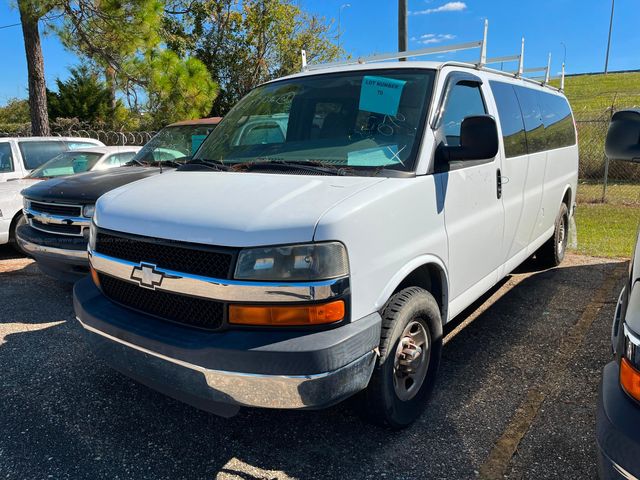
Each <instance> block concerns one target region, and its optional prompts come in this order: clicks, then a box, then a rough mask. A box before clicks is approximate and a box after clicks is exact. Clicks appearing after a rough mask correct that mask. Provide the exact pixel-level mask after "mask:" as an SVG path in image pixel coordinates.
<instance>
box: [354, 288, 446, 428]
mask: <svg viewBox="0 0 640 480" xmlns="http://www.w3.org/2000/svg"><path fill="white" fill-rule="evenodd" d="M441 352H442V320H441V317H440V309H439V307H438V304H437V302H436V301H435V299H434V298H433V296H432V295H431V294H430V293H429V292H427V291H426V290H424V289H422V288H418V287H409V288H405V289H404V290H401V291H400V292H398V293H396V294H395V295H394V296H393V297H391V299H390V300H389V302H388V303H387V305H386V306H385V308H384V310H383V312H382V335H381V339H380V358H379V360H378V364H377V365H376V368H375V370H374V372H373V375H372V377H371V381H370V382H369V386H368V387H367V389H366V390H365V392H364V394H363V397H364V404H365V405H364V407H365V408H364V413H365V415H366V417H367V419H368V420H369V421H371V422H373V423H377V424H380V425H385V426H389V427H392V428H404V427H407V426H408V425H410V424H411V423H412V422H413V421H415V420H416V419H417V418H418V417H419V416H420V414H421V413H422V411H423V410H424V408H425V406H426V404H427V400H428V398H429V395H430V394H431V391H432V390H433V386H434V382H435V377H436V373H437V371H438V366H439V364H440V356H441Z"/></svg>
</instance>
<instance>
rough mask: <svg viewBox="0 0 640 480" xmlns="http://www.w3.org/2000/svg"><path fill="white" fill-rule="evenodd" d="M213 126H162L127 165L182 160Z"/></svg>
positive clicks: (193, 151) (190, 153) (188, 155)
mask: <svg viewBox="0 0 640 480" xmlns="http://www.w3.org/2000/svg"><path fill="white" fill-rule="evenodd" d="M214 128H215V124H198V125H174V126H169V127H164V128H163V129H162V130H160V131H159V132H158V133H157V134H156V135H155V136H154V137H153V138H152V139H151V140H149V141H148V142H147V143H146V144H145V146H144V147H142V149H141V150H140V151H139V152H138V153H137V154H136V156H135V157H133V159H132V160H131V162H129V165H139V164H143V165H151V164H154V163H157V162H165V161H166V162H175V161H177V160H182V161H184V160H185V157H190V156H191V155H193V154H194V153H195V151H196V150H197V149H198V147H199V146H200V145H201V144H202V142H203V141H204V139H205V138H206V137H207V135H209V132H211V130H213V129H214Z"/></svg>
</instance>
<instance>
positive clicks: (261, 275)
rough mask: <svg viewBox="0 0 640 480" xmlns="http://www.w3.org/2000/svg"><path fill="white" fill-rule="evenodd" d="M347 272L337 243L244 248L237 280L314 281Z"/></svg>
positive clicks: (336, 276) (238, 262) (237, 268)
mask: <svg viewBox="0 0 640 480" xmlns="http://www.w3.org/2000/svg"><path fill="white" fill-rule="evenodd" d="M348 274H349V261H348V259H347V251H346V249H345V247H344V245H342V244H341V243H339V242H326V243H308V244H301V245H285V246H274V247H261V248H247V249H244V250H241V251H240V254H239V255H238V261H237V263H236V271H235V275H234V277H235V278H236V279H238V280H262V281H276V282H279V281H287V282H295V281H317V280H328V279H331V278H338V277H345V276H347V275H348Z"/></svg>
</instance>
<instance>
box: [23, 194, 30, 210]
mask: <svg viewBox="0 0 640 480" xmlns="http://www.w3.org/2000/svg"><path fill="white" fill-rule="evenodd" d="M22 208H24V209H25V210H29V200H27V199H26V198H24V197H22Z"/></svg>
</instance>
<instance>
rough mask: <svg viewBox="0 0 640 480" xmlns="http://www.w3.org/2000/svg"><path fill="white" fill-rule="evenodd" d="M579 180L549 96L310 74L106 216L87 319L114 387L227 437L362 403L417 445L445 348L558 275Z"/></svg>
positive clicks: (364, 68) (402, 77) (438, 82)
mask: <svg viewBox="0 0 640 480" xmlns="http://www.w3.org/2000/svg"><path fill="white" fill-rule="evenodd" d="M269 115H271V116H273V117H274V118H275V119H277V121H274V122H271V123H268V122H267V123H265V122H262V123H261V126H260V128H259V129H258V130H257V131H255V132H253V133H252V134H251V135H250V136H249V138H248V139H247V140H246V141H237V138H238V134H239V132H242V131H244V130H245V128H244V127H245V125H247V124H249V123H251V122H252V120H253V119H254V118H260V119H261V120H264V119H265V116H269ZM284 118H286V122H285V121H284V120H283V119H284ZM577 172H578V147H577V145H576V131H575V125H574V121H573V116H572V113H571V109H570V107H569V104H568V103H567V100H566V98H565V97H564V95H563V94H562V92H561V91H558V90H557V89H554V88H551V87H549V86H546V85H544V84H543V83H540V82H534V81H532V80H526V79H522V78H518V76H517V75H510V74H506V73H501V72H496V71H493V70H489V69H485V68H476V66H474V65H471V64H462V63H435V62H423V61H406V62H397V63H381V62H378V63H370V64H358V65H349V66H338V67H328V68H325V69H321V70H314V71H306V72H302V73H300V74H296V75H293V76H290V77H286V78H282V79H279V80H275V81H272V82H269V83H266V84H264V85H262V86H259V87H258V88H256V89H255V90H253V91H251V92H250V93H249V94H248V95H247V96H246V97H245V98H243V99H242V100H241V101H240V102H239V103H238V104H237V105H236V106H235V107H234V108H233V109H232V110H231V111H230V112H229V114H228V115H227V116H226V117H225V118H224V119H223V121H222V122H221V123H220V125H219V126H218V128H217V129H216V130H215V131H214V132H213V133H212V134H211V135H210V136H209V137H208V138H207V139H206V140H205V142H204V143H203V144H202V146H201V148H200V149H199V150H198V152H197V153H196V155H195V156H194V158H193V159H192V160H191V161H190V162H188V163H187V164H186V165H185V166H183V167H181V168H179V169H178V170H177V171H176V172H175V173H173V174H172V175H170V176H169V175H159V176H155V177H153V178H148V179H145V180H141V181H139V182H136V183H133V184H130V185H126V186H123V187H121V188H118V189H116V190H113V191H111V192H109V193H107V194H106V195H104V196H103V197H101V198H100V200H98V202H97V204H96V208H95V215H94V217H93V221H92V225H91V231H90V237H89V247H88V248H89V258H90V266H91V276H90V277H89V278H86V279H85V280H81V281H80V282H78V283H76V285H75V288H74V304H75V310H76V314H77V318H78V320H79V322H80V324H81V325H82V326H83V327H84V331H85V332H86V334H87V338H88V340H89V341H90V342H91V343H92V344H93V345H94V347H95V351H96V352H98V353H99V354H100V355H102V356H103V357H104V358H105V359H106V361H107V362H109V363H110V364H111V365H112V366H113V367H114V368H116V369H117V370H120V371H121V372H123V373H125V374H127V375H130V376H131V377H133V378H135V379H137V380H138V381H140V382H142V383H144V384H147V385H149V386H151V387H153V388H156V389H158V390H160V391H162V392H165V393H166V394H168V395H170V396H173V397H175V398H178V399H181V400H183V401H186V402H188V403H191V404H192V405H195V406H197V407H200V408H203V409H206V410H209V411H211V412H214V413H217V414H219V415H223V416H230V415H233V414H234V413H236V412H237V410H238V409H239V408H240V407H241V406H250V407H266V408H292V409H313V408H322V407H326V406H328V405H332V404H335V403H337V402H340V401H341V400H343V399H345V398H347V397H349V396H351V395H354V394H356V393H360V400H361V401H362V405H363V408H362V410H363V411H364V412H366V414H367V416H368V417H369V418H370V419H371V420H373V421H375V422H378V423H382V424H386V425H390V426H392V427H396V428H400V427H404V426H406V425H408V424H410V423H411V422H412V421H413V420H415V419H416V418H417V417H418V415H419V414H420V412H421V411H422V409H423V408H424V406H425V403H426V400H427V397H428V396H429V393H430V391H431V390H432V388H433V386H434V382H435V379H436V372H437V370H438V365H439V363H440V357H441V353H442V332H443V326H444V325H445V324H446V323H447V322H450V321H451V320H452V319H454V318H455V317H456V316H457V315H458V314H459V313H460V312H462V311H463V310H464V309H465V308H466V307H468V306H469V305H470V304H471V303H472V302H473V301H474V300H476V299H478V298H479V297H480V296H481V295H482V294H483V293H485V292H486V291H487V290H489V289H490V288H491V287H492V286H494V285H495V284H496V283H497V282H498V281H499V280H500V279H501V278H503V277H504V276H505V275H507V274H509V272H511V271H512V270H513V269H514V268H515V267H517V266H518V265H519V264H520V263H522V262H523V261H524V260H525V259H527V258H529V257H531V256H532V255H536V256H537V257H538V258H539V260H540V261H544V262H546V263H547V264H548V265H550V266H553V265H557V264H559V263H560V262H561V261H562V259H563V257H564V255H565V248H566V245H567V230H568V225H569V219H570V217H571V215H572V213H573V206H574V200H575V194H576V181H577ZM489 348H490V347H489Z"/></svg>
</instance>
